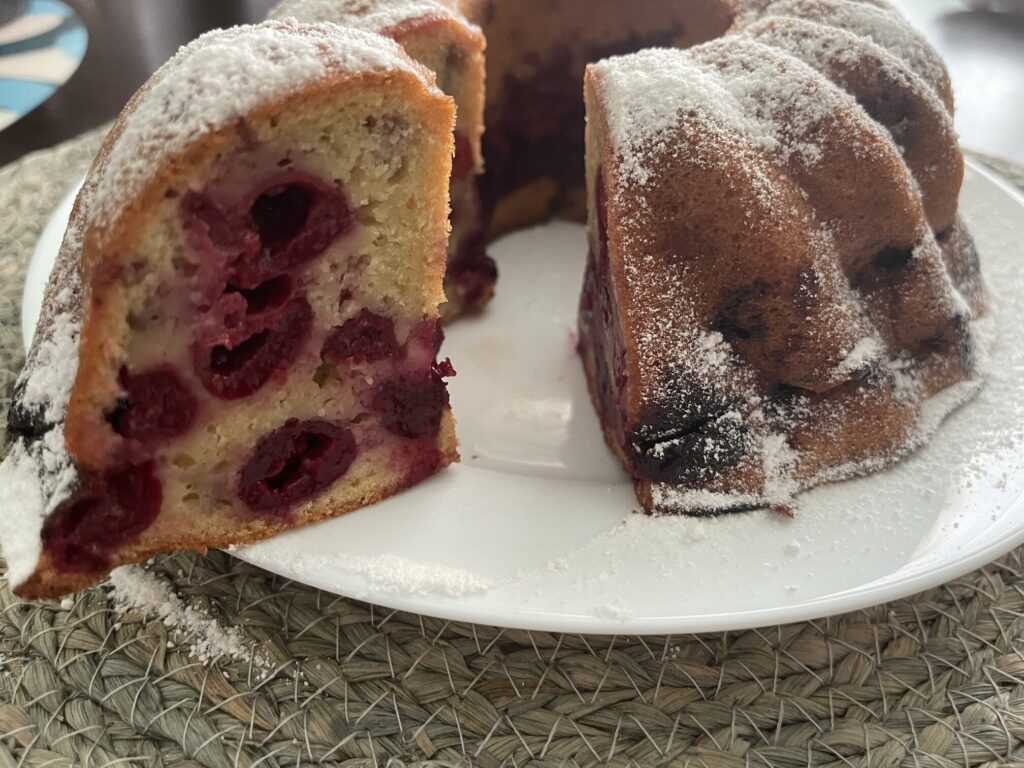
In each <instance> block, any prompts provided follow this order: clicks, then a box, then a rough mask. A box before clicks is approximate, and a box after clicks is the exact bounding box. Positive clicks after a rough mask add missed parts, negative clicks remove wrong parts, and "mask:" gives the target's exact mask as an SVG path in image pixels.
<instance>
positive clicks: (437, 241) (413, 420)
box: [0, 22, 457, 597]
mask: <svg viewBox="0 0 1024 768" xmlns="http://www.w3.org/2000/svg"><path fill="white" fill-rule="evenodd" d="M453 123H454V105H453V104H452V100H451V99H450V98H449V97H447V96H445V95H444V94H443V93H442V92H441V91H440V90H439V89H438V88H437V87H436V85H435V79H434V75H433V74H432V73H430V72H429V71H428V70H426V69H425V68H423V67H422V66H420V65H419V64H417V63H415V62H414V61H412V60H411V59H410V58H409V57H408V56H407V55H406V54H405V53H404V52H403V51H402V50H401V48H400V47H399V46H398V45H397V44H396V43H395V42H394V41H393V40H390V39H387V38H384V37H382V36H379V35H374V34H371V33H367V32H363V31H356V30H349V29H343V28H341V27H338V26H335V25H328V24H321V25H306V24H298V23H296V22H267V23H264V24H261V25H259V26H255V27H237V28H234V29H230V30H226V31H216V32H212V33H210V34H207V35H204V36H203V37H201V38H199V39H198V40H197V41H195V42H194V43H192V44H190V45H189V46H187V47H185V48H184V49H182V50H181V51H180V52H179V53H178V55H177V56H175V57H174V58H173V59H172V60H171V61H170V62H169V63H168V64H166V65H165V66H164V67H163V68H162V69H161V70H160V71H159V72H158V73H157V74H156V75H155V76H154V77H153V78H152V79H151V81H150V82H149V83H148V84H147V85H146V86H144V87H143V88H142V90H140V91H139V93H138V94H137V95H136V96H135V97H134V98H133V99H132V101H131V102H130V103H129V104H128V106H127V107H126V109H125V111H124V112H123V113H122V115H121V117H120V118H119V120H118V121H117V123H116V124H115V126H114V128H113V129H112V130H111V132H110V134H109V136H108V138H107V141H106V143H105V144H104V146H103V148H102V150H101V151H100V153H99V156H98V157H97V160H96V162H95V164H94V166H93V168H92V170H91V171H90V173H89V176H88V178H87V180H86V183H85V186H84V188H83V190H82V192H81V193H80V195H79V197H78V200H77V203H76V206H75V210H74V213H73V214H72V219H71V223H70V226H69V229H68V233H67V236H66V237H65V240H64V244H63V247H62V250H61V253H60V256H59V261H58V264H57V267H56V269H55V271H54V273H53V276H52V278H51V282H50V285H49V287H48V289H47V293H46V300H45V305H44V311H43V317H42V320H41V322H40V325H39V328H38V329H37V332H36V338H35V342H34V344H33V347H32V349H31V351H30V353H29V359H28V364H27V367H26V369H25V371H24V373H23V374H22V376H21V378H20V380H19V382H18V384H17V386H16V391H15V402H14V405H13V408H12V410H11V415H10V419H9V421H10V430H11V434H12V435H13V436H14V445H13V447H12V449H11V451H10V454H9V455H8V457H7V458H6V460H5V461H4V463H3V465H2V469H0V498H2V499H3V500H4V501H3V505H4V506H3V515H2V517H0V541H2V546H3V552H4V556H5V558H6V559H7V562H8V567H9V574H8V575H9V578H10V581H11V584H12V585H13V586H14V588H15V591H16V592H17V593H18V594H20V595H23V596H26V597H42V596H52V595H58V594H62V593H65V592H68V591H71V590H74V589H78V588H81V587H83V586H86V585H88V584H90V583H93V582H95V581H97V580H98V579H100V578H101V577H102V576H103V575H104V574H106V573H107V572H108V571H109V570H110V569H111V568H113V567H115V566H117V565H120V564H122V563H128V562H134V561H139V560H141V559H144V558H146V557H149V556H150V555H152V554H154V553H158V552H163V551H166V550H174V549H205V548H207V547H223V546H227V545H230V544H236V543H242V542H248V541H253V540H256V539H260V538H263V537H266V536H269V535H271V534H274V533H276V532H278V531H281V530H284V529H287V528H291V527H294V526H298V525H301V524H304V523H308V522H311V521H314V520H319V519H322V518H326V517H330V516H333V515H337V514H340V513H343V512H346V511H349V510H352V509H355V508H357V507H361V506H364V505H366V504H370V503H372V502H374V501H377V500H379V499H383V498H385V497H387V496H390V495H391V494H394V493H396V492H398V491H400V490H401V489H403V488H407V487H409V486H411V485H413V484H415V483H418V482H419V481H421V480H423V479H424V478H426V477H428V476H430V475H432V474H434V473H435V472H437V471H438V470H440V469H442V468H443V467H445V466H446V465H447V464H449V463H450V462H451V461H454V460H456V459H457V454H456V447H455V437H454V431H453V430H454V424H453V420H452V417H451V413H450V410H449V406H448V396H447V391H446V387H445V384H444V381H443V378H444V377H445V376H447V375H451V374H452V373H453V371H452V370H451V366H450V365H449V364H448V363H447V362H443V363H440V364H438V363H437V362H435V355H436V339H437V333H438V332H437V323H438V305H439V304H440V303H441V302H442V301H443V299H444V295H443V292H442V275H443V270H444V262H445V247H446V238H447V234H448V204H447V199H448V197H447V188H448V181H449V176H450V174H451V158H452V135H453V134H452V127H453Z"/></svg>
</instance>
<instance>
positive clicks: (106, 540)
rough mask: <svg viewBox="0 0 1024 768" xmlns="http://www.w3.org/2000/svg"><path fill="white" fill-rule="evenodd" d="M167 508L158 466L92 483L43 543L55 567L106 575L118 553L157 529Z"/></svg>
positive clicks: (52, 524) (62, 511)
mask: <svg viewBox="0 0 1024 768" xmlns="http://www.w3.org/2000/svg"><path fill="white" fill-rule="evenodd" d="M162 502H163V489H162V488H161V485H160V481H159V480H158V479H157V476H156V465H155V464H154V463H153V462H147V463H145V464H141V465H138V466H129V467H126V468H123V469H119V470H116V471H113V472H108V473H107V474H105V475H104V476H103V477H102V478H99V479H93V480H91V481H90V482H88V483H87V484H86V487H85V488H84V489H83V491H82V492H80V493H79V495H78V496H76V497H75V498H73V499H72V500H71V501H70V502H68V503H67V504H65V505H64V506H62V507H60V508H59V509H58V510H57V511H56V512H55V513H54V514H53V516H52V517H51V518H50V520H49V521H48V522H47V525H46V529H45V531H44V532H43V540H44V543H45V548H46V551H47V552H48V553H49V555H50V557H51V558H52V559H53V564H54V567H55V568H56V569H57V570H60V571H71V572H92V571H100V570H105V569H106V568H108V567H109V565H110V560H111V555H112V554H113V553H114V552H115V551H116V550H117V549H118V548H120V547H122V546H123V545H125V544H127V543H129V542H131V541H133V540H134V539H136V538H138V536H139V535H140V534H142V532H143V531H145V530H146V529H147V528H149V526H150V525H152V524H153V521H154V520H156V517H157V515H158V514H159V513H160V505H161V503H162Z"/></svg>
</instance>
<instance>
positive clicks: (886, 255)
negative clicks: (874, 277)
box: [871, 248, 913, 272]
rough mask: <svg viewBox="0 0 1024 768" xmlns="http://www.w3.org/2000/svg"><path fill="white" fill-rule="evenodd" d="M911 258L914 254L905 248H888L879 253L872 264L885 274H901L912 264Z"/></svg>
mask: <svg viewBox="0 0 1024 768" xmlns="http://www.w3.org/2000/svg"><path fill="white" fill-rule="evenodd" d="M911 258H913V252H912V251H908V250H906V249H905V248H886V249H885V250H884V251H880V252H879V253H877V254H876V255H875V258H874V259H872V261H871V263H872V264H874V266H875V267H876V268H877V269H881V270H883V271H885V272H899V271H900V270H901V269H903V268H904V267H906V266H907V264H909V263H910V260H911Z"/></svg>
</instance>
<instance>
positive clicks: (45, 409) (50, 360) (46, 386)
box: [20, 286, 81, 424]
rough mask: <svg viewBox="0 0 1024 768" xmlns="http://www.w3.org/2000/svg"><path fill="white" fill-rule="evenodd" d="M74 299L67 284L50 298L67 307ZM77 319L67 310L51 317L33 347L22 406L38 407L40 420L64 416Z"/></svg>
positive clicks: (75, 360) (52, 420)
mask: <svg viewBox="0 0 1024 768" xmlns="http://www.w3.org/2000/svg"><path fill="white" fill-rule="evenodd" d="M76 300H77V299H76V298H75V297H74V296H73V295H72V291H71V290H70V289H69V288H68V287H67V286H62V287H59V292H58V294H57V295H56V296H55V297H54V298H53V301H54V302H55V303H56V305H57V306H59V307H68V306H70V305H71V304H72V303H73V302H74V301H76ZM80 332H81V328H80V324H79V321H78V318H77V317H76V316H75V315H74V314H73V313H69V312H61V313H59V314H56V315H54V316H53V320H52V322H51V324H50V326H49V327H48V328H45V329H43V332H42V336H41V338H40V340H39V342H38V343H36V344H35V345H34V346H35V349H34V350H33V356H32V361H31V365H30V366H29V367H28V369H27V371H26V373H27V375H26V376H25V377H24V380H23V382H22V384H21V387H22V388H21V390H20V392H21V406H22V407H24V408H29V409H33V410H40V411H41V412H42V416H43V419H44V420H45V421H47V422H49V423H51V424H52V423H56V422H58V421H60V420H61V419H63V418H64V413H65V412H66V411H67V407H68V401H69V400H70V398H71V387H72V385H73V384H74V381H75V374H76V373H77V372H78V337H79V334H80Z"/></svg>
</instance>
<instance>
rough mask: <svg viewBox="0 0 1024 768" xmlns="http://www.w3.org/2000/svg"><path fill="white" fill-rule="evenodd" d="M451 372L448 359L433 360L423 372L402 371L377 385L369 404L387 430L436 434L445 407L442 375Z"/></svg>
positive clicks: (402, 434)
mask: <svg viewBox="0 0 1024 768" xmlns="http://www.w3.org/2000/svg"><path fill="white" fill-rule="evenodd" d="M454 375H455V369H454V368H453V367H452V364H451V362H450V361H448V360H444V361H442V362H440V363H435V364H434V365H433V367H432V368H431V371H430V372H429V373H427V374H426V375H413V374H406V375H404V376H398V377H396V378H394V379H391V380H390V381H386V382H384V383H383V384H381V385H379V386H378V387H377V389H376V391H375V393H374V395H373V399H372V402H371V404H370V407H371V409H372V410H373V411H374V412H375V413H376V414H377V415H378V416H380V419H381V422H382V423H383V424H384V427H385V429H387V430H388V431H389V432H391V433H393V434H396V435H399V436H400V437H407V438H410V439H417V438H422V437H430V436H432V435H436V434H437V433H438V430H439V429H440V428H441V416H442V414H443V413H444V411H445V409H446V408H447V407H448V387H447V386H446V385H445V383H444V379H445V378H447V377H451V376H454Z"/></svg>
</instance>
